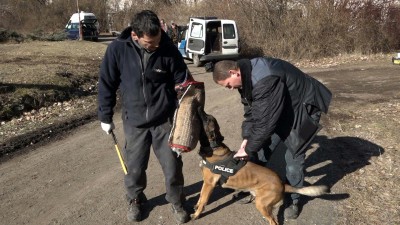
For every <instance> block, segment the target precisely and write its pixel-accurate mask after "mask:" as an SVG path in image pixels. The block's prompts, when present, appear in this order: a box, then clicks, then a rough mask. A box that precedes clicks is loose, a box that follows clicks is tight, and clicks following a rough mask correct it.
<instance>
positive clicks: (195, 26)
mask: <svg viewBox="0 0 400 225" xmlns="http://www.w3.org/2000/svg"><path fill="white" fill-rule="evenodd" d="M205 28H206V23H205V20H202V19H196V18H190V23H189V30H188V32H189V33H188V34H189V35H188V40H187V42H188V43H187V44H186V52H189V53H194V54H198V55H204V46H205V44H204V43H205V41H206V32H205V30H206V29H205Z"/></svg>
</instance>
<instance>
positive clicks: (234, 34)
mask: <svg viewBox="0 0 400 225" xmlns="http://www.w3.org/2000/svg"><path fill="white" fill-rule="evenodd" d="M221 23H222V54H238V53H239V35H238V31H237V27H236V24H235V21H233V20H222V21H221Z"/></svg>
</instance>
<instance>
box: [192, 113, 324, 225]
mask: <svg viewBox="0 0 400 225" xmlns="http://www.w3.org/2000/svg"><path fill="white" fill-rule="evenodd" d="M205 115H206V116H204V115H203V117H202V120H203V123H204V129H205V133H206V134H207V138H208V139H209V141H212V139H213V138H216V136H219V135H220V136H221V137H222V135H221V134H220V133H219V126H218V123H217V121H216V120H215V118H214V117H212V116H211V115H207V114H205ZM210 130H211V131H212V132H209V131H210ZM209 133H212V134H213V135H208V134H209ZM222 140H223V137H222V138H221V141H222ZM203 141H204V140H203ZM203 143H204V142H203ZM230 152H231V151H230V149H229V148H228V147H227V146H226V145H224V144H223V143H221V145H220V147H216V148H214V149H212V148H210V147H207V148H201V149H200V152H199V154H200V155H201V156H202V157H203V159H205V160H207V161H209V162H211V163H212V162H216V161H220V160H222V159H223V158H225V157H226V156H227V155H229V153H230ZM201 169H202V174H203V186H202V188H201V191H200V198H199V200H198V202H197V204H196V206H195V209H196V211H195V212H194V214H192V215H191V218H192V219H197V218H198V217H199V216H200V213H201V212H202V211H203V210H204V207H205V206H206V204H207V202H208V200H209V198H210V195H211V193H212V191H213V190H214V188H215V186H216V184H217V182H218V180H219V178H220V176H221V175H219V174H214V173H212V172H211V170H210V169H208V168H207V167H205V166H203V167H202V168H201ZM222 187H224V188H231V189H235V190H240V191H249V192H250V193H252V194H253V195H254V196H255V205H256V208H257V209H258V211H260V213H261V214H262V215H263V217H264V218H265V219H266V220H267V221H268V222H269V224H270V225H278V222H277V220H276V219H275V218H274V216H273V214H272V210H273V208H274V207H277V206H280V205H281V204H282V202H283V197H284V194H285V193H299V194H302V195H308V196H318V195H322V194H325V193H327V192H328V191H329V189H328V187H326V186H310V187H303V188H295V187H292V186H290V185H287V184H283V183H282V181H281V180H280V178H279V176H278V175H277V174H276V173H275V172H274V171H272V170H270V169H268V168H265V167H263V166H259V165H257V164H254V163H252V162H247V164H246V165H245V166H244V167H243V168H241V169H240V170H239V171H238V172H237V173H236V174H235V175H234V176H231V177H229V179H228V180H227V182H226V183H225V184H223V185H222Z"/></svg>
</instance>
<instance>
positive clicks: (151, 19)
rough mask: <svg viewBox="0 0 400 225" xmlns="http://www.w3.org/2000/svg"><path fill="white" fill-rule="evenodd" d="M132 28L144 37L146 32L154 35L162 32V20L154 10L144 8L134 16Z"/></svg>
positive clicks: (139, 35)
mask: <svg viewBox="0 0 400 225" xmlns="http://www.w3.org/2000/svg"><path fill="white" fill-rule="evenodd" d="M131 28H132V31H133V32H135V33H136V35H137V36H138V37H143V35H145V34H146V35H148V36H151V37H154V36H157V34H158V33H159V32H160V28H161V26H160V20H159V19H158V16H157V14H155V13H154V12H153V11H151V10H143V11H141V12H139V13H136V14H135V15H134V16H133V18H132V21H131Z"/></svg>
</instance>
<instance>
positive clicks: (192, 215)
mask: <svg viewBox="0 0 400 225" xmlns="http://www.w3.org/2000/svg"><path fill="white" fill-rule="evenodd" d="M197 218H198V216H196V214H190V219H191V220H195V219H197Z"/></svg>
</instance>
